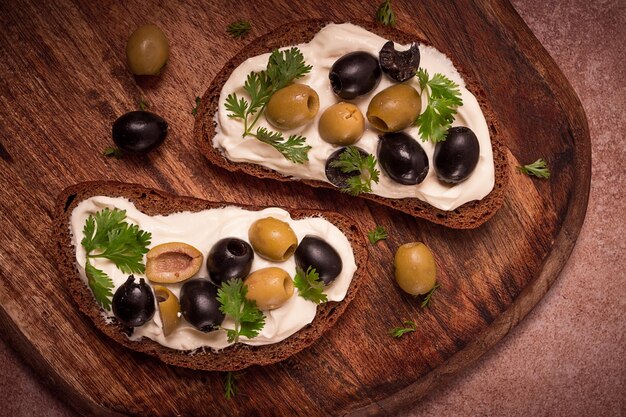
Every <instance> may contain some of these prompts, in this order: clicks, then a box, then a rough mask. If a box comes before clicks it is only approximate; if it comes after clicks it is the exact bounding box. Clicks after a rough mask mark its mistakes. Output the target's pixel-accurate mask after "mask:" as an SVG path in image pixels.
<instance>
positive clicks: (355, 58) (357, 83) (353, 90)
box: [329, 51, 382, 100]
mask: <svg viewBox="0 0 626 417" xmlns="http://www.w3.org/2000/svg"><path fill="white" fill-rule="evenodd" d="M381 75H382V72H381V71H380V66H379V65H378V59H376V57H375V56H374V55H372V54H369V53H367V52H363V51H357V52H350V53H349V54H346V55H344V56H342V57H341V58H339V59H338V60H337V61H335V63H334V64H333V66H332V68H331V69H330V74H329V78H330V86H331V87H332V89H333V92H334V93H335V94H337V95H338V96H339V97H341V98H342V99H344V100H351V99H353V98H356V97H358V96H362V95H363V94H367V93H369V92H370V91H372V90H373V89H374V88H376V86H377V85H378V83H379V82H380V78H381Z"/></svg>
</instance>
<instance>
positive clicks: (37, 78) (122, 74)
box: [0, 0, 591, 416]
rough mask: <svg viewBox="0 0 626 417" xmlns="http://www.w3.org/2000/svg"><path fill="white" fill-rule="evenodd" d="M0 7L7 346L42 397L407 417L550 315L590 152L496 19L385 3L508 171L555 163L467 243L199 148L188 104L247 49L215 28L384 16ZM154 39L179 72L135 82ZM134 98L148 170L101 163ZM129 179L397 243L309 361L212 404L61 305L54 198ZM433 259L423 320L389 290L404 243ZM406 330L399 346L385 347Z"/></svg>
mask: <svg viewBox="0 0 626 417" xmlns="http://www.w3.org/2000/svg"><path fill="white" fill-rule="evenodd" d="M39 3H40V2H35V1H32V0H21V1H14V2H11V1H8V2H2V3H1V4H0V23H1V25H2V27H3V30H2V32H1V33H0V50H1V51H2V56H3V57H4V59H3V60H1V61H0V76H1V77H2V79H3V83H2V84H0V100H2V110H0V164H1V165H2V169H0V178H2V185H3V187H2V191H1V194H0V195H1V198H0V207H1V212H2V217H1V220H0V221H1V223H0V238H1V241H0V242H1V247H2V249H1V250H0V264H1V265H2V269H0V307H1V308H0V323H1V326H0V331H1V333H2V336H3V337H4V338H6V339H7V340H8V341H9V342H10V343H11V344H12V345H13V346H14V347H15V348H16V349H17V350H18V351H20V352H21V354H22V356H23V357H24V359H25V360H26V361H27V362H28V363H29V364H31V365H32V366H33V367H34V368H35V369H36V370H37V371H38V372H39V373H40V374H41V376H42V379H44V380H45V381H46V383H47V384H48V385H50V386H51V387H52V388H53V389H55V390H56V391H57V392H58V393H59V395H60V396H61V397H62V398H64V399H66V401H67V402H68V403H69V404H70V405H72V406H73V407H75V408H76V409H77V410H78V411H79V412H81V413H82V414H84V415H90V416H91V415H102V416H107V415H128V414H130V415H146V416H148V415H149V416H199V415H249V414H273V415H345V414H353V415H377V414H384V413H393V412H395V411H397V410H400V409H402V408H403V407H406V406H409V405H412V404H415V403H416V402H417V401H419V399H420V398H421V397H422V396H423V395H424V394H425V393H426V392H427V391H428V390H429V389H430V388H432V387H433V386H434V385H436V384H439V383H442V382H443V381H445V380H446V379H447V378H448V377H449V376H450V375H451V374H452V373H454V372H455V371H457V370H459V369H461V368H463V367H466V366H468V365H469V364H471V363H472V362H473V361H474V360H475V359H476V358H477V357H479V356H480V355H481V354H482V353H484V352H485V351H486V350H487V349H489V348H490V347H491V346H493V345H494V344H495V343H496V342H497V341H498V340H500V339H501V338H502V337H503V336H504V335H505V334H506V333H507V332H508V331H509V330H510V329H511V328H512V327H513V326H515V325H516V324H517V323H518V322H519V321H520V320H521V319H522V318H523V317H524V316H525V315H526V314H527V313H528V311H529V310H530V309H531V308H532V307H533V306H534V305H535V304H536V303H537V302H538V301H539V300H540V299H541V297H542V296H543V295H544V294H545V292H546V291H547V290H548V288H549V287H550V285H551V283H552V282H553V281H554V280H555V279H556V277H557V275H558V273H559V271H560V270H561V268H562V267H563V265H564V263H565V261H566V260H567V257H568V256H569V254H570V252H571V249H572V247H573V245H574V242H575V239H576V237H577V235H578V232H579V230H580V227H581V225H582V222H583V219H584V215H585V210H586V206H587V197H588V192H589V182H590V176H591V174H590V163H591V155H590V138H589V132H588V128H587V124H586V119H585V115H584V112H583V110H582V107H581V105H580V103H579V101H578V98H577V97H576V95H575V94H574V93H573V91H572V89H571V87H570V85H569V83H568V82H567V80H565V79H564V77H563V75H562V74H561V72H560V71H559V70H558V68H557V67H556V66H555V64H554V62H553V61H552V59H551V58H550V57H549V56H548V54H547V53H546V52H545V50H544V49H543V48H542V47H541V45H540V44H539V43H538V42H537V40H536V39H535V38H534V36H533V35H532V34H531V33H530V31H529V29H528V28H527V27H526V26H525V25H524V23H523V22H522V20H521V19H520V18H519V16H518V15H517V14H516V12H515V11H514V9H513V8H512V7H511V6H510V5H509V4H508V3H505V2H496V1H493V2H491V1H487V0H483V1H476V2H470V1H463V2H456V3H454V4H450V3H449V2H438V1H434V0H424V1H420V2H408V1H400V0H397V1H394V2H393V5H394V10H395V11H396V14H397V16H398V28H399V29H401V30H403V31H405V32H409V33H415V34H419V35H421V36H424V37H425V38H426V39H428V40H430V42H431V43H432V44H433V45H435V46H436V47H437V48H438V49H440V50H442V51H444V52H445V53H447V54H449V55H451V56H453V57H454V58H455V60H456V62H458V63H459V64H460V65H461V66H463V67H464V68H465V69H466V70H468V71H470V72H472V73H473V74H474V75H475V77H476V78H477V79H479V80H480V81H481V84H482V87H483V89H484V90H485V92H486V95H487V97H488V99H489V101H490V104H491V107H492V108H493V110H494V113H495V115H496V116H497V118H498V121H499V123H500V126H501V130H502V131H503V132H504V133H505V135H506V140H507V146H508V148H509V149H510V154H509V155H508V158H509V164H510V167H511V170H512V171H513V170H514V167H515V166H516V165H518V164H519V163H524V164H525V163H530V162H532V161H534V160H535V159H537V158H539V157H543V158H544V159H546V160H547V161H548V163H549V165H550V168H551V171H552V177H551V178H550V180H549V181H544V180H537V179H532V178H529V177H526V176H524V175H521V174H517V173H513V172H512V175H511V181H510V186H509V187H510V188H509V191H508V193H507V196H506V200H505V203H504V206H503V207H502V209H501V210H500V211H499V212H498V213H497V214H496V215H495V216H494V217H493V218H492V219H491V220H490V221H489V222H488V223H486V224H485V225H484V226H482V227H480V228H479V229H476V230H467V231H455V230H450V229H445V228H443V227H441V226H437V225H433V224H430V223H427V222H425V221H420V220H415V219H413V218H411V217H409V216H406V215H403V214H400V213H397V212H394V211H393V210H391V209H388V208H385V207H382V206H379V205H376V204H375V203H366V202H364V201H361V200H354V199H351V198H350V197H348V196H344V195H341V194H339V193H336V192H330V191H326V190H318V189H313V188H308V187H301V186H299V185H297V184H295V183H294V184H291V183H290V184H282V183H277V182H274V181H263V180H258V179H254V178H250V177H247V176H243V175H235V174H230V173H227V172H225V171H223V170H220V169H217V168H214V167H212V166H210V165H209V164H208V163H207V162H206V161H205V160H204V158H203V157H202V156H201V155H200V154H199V153H198V152H197V151H196V149H195V143H194V141H193V140H192V129H193V121H194V120H193V116H192V115H191V114H190V111H191V109H192V107H193V105H194V98H195V96H199V95H202V93H203V91H204V90H205V89H206V87H207V86H208V84H209V82H210V81H211V80H212V79H213V77H214V76H215V73H216V71H218V70H219V68H221V67H222V65H223V64H224V62H226V61H227V60H228V59H229V58H230V57H231V56H232V55H233V54H234V53H236V51H237V50H239V49H240V48H242V47H243V45H244V43H243V42H241V41H236V40H233V39H231V38H229V37H228V36H227V35H225V33H224V28H225V27H226V25H227V24H228V23H230V22H231V21H233V20H235V19H238V18H247V19H250V20H252V22H253V25H254V29H253V31H252V33H251V36H253V37H254V36H259V35H261V34H263V33H265V32H268V31H270V30H271V29H273V28H275V27H276V26H278V25H280V24H282V23H284V22H286V21H291V20H299V19H302V18H303V17H310V18H323V19H329V20H334V21H346V20H349V19H351V18H358V19H371V18H372V16H373V15H374V13H375V9H376V4H374V3H372V4H362V2H358V1H356V0H346V1H344V2H342V3H341V5H340V6H339V5H337V4H336V3H335V2H331V1H326V0H320V1H317V2H315V4H314V5H312V4H309V3H307V2H304V1H300V2H296V3H283V2H278V1H273V2H248V3H243V4H239V3H226V4H225V3H224V2H219V3H218V2H215V3H214V4H204V3H198V2H188V3H186V4H178V3H177V4H175V3H174V2H157V1H152V2H149V3H148V2H142V3H141V4H139V3H137V4H135V3H128V4H126V3H125V4H119V3H111V4H108V3H107V4H102V3H90V2H84V3H77V4H74V3H70V2H69V1H67V0H61V1H58V2H54V3H49V4H39ZM145 22H155V23H157V24H158V25H159V26H161V27H162V28H163V29H164V31H165V32H166V33H167V34H168V37H169V40H170V45H171V60H170V62H169V64H168V66H167V67H166V69H165V71H164V72H163V74H162V75H161V77H160V79H158V80H156V81H154V80H152V81H151V80H145V79H134V78H133V77H132V76H131V75H130V74H129V72H128V71H127V69H126V67H125V59H124V45H125V40H126V38H127V36H128V34H130V32H132V30H133V29H134V28H135V27H137V26H139V25H140V24H143V23H145ZM141 99H146V100H147V101H148V103H149V104H150V109H151V110H153V111H154V112H156V113H158V114H160V115H161V116H163V117H164V118H165V119H166V120H168V122H169V124H170V133H169V137H168V139H167V142H166V143H165V144H164V146H162V147H161V148H160V149H158V150H157V151H155V152H153V153H152V154H150V155H149V156H147V157H146V158H134V159H133V158H126V159H122V160H115V159H106V158H104V157H102V156H101V152H102V150H103V149H104V148H105V147H106V146H108V145H109V144H110V127H111V124H112V123H113V121H114V120H115V118H116V117H117V116H119V115H121V114H123V113H125V112H127V111H130V110H134V109H136V108H137V105H138V103H139V101H140V100H141ZM99 179H111V180H119V181H130V182H136V183H141V184H143V185H146V186H149V187H154V188H160V189H163V190H165V191H168V192H171V193H175V194H181V195H192V196H196V197H200V198H206V199H211V200H223V201H230V202H240V203H251V204H257V205H284V206H288V207H298V206H302V204H303V202H306V204H307V206H309V207H312V208H321V209H328V210H334V211H339V212H342V213H344V214H346V215H349V216H351V217H353V218H355V219H359V220H360V222H361V225H362V226H363V228H364V229H369V228H373V227H374V226H375V225H376V224H382V225H383V226H385V227H386V228H387V230H388V231H389V232H390V237H389V239H388V240H386V241H384V242H380V243H378V244H377V245H376V246H372V247H371V248H370V262H369V267H368V277H367V278H366V282H365V283H364V286H363V287H362V288H361V290H360V292H359V293H358V294H357V296H356V298H355V299H354V301H353V302H352V304H351V305H350V306H349V308H348V309H347V311H346V313H345V314H344V315H343V316H342V317H341V319H340V320H339V322H338V323H337V324H336V325H335V327H333V328H332V330H331V331H330V332H328V333H327V335H326V336H325V337H324V338H322V339H320V340H319V341H318V342H316V343H315V344H314V345H313V346H312V347H311V348H309V349H307V350H305V351H304V352H301V353H300V354H297V355H295V356H293V357H292V358H290V359H288V360H286V361H284V362H282V363H279V364H277V365H273V366H269V367H254V368H250V369H248V370H247V371H245V373H243V374H242V375H241V377H240V379H239V384H238V385H239V388H240V395H239V396H238V397H236V399H235V400H230V401H229V400H226V399H225V398H224V397H223V385H222V378H223V375H222V374H220V373H217V372H198V371H190V370H186V369H181V368H176V367H172V366H167V365H164V364H162V363H161V362H159V361H157V360H155V359H153V358H151V357H148V356H145V355H142V354H138V353H135V352H132V351H130V350H127V349H125V348H123V347H121V346H118V345H117V344H115V343H113V342H111V341H110V340H109V339H108V338H106V337H105V336H104V335H102V334H101V333H100V332H98V331H96V330H95V329H94V328H93V326H92V325H91V323H90V321H89V320H88V319H86V318H85V317H84V316H82V315H81V314H80V313H79V312H78V310H77V308H76V307H75V306H74V304H73V303H72V301H71V299H70V296H69V294H68V292H67V291H66V289H65V288H64V286H63V285H62V282H63V279H62V277H59V276H58V274H57V270H56V267H55V260H54V256H53V248H52V247H51V246H50V245H48V244H47V241H48V236H49V235H50V230H51V226H52V225H51V215H52V213H53V205H54V200H55V196H56V194H57V193H58V192H60V191H61V190H62V189H63V188H64V187H66V186H68V185H71V184H73V183H76V182H79V181H86V180H99ZM413 240H422V241H424V242H426V243H427V244H428V245H429V246H431V248H433V249H434V251H435V253H436V256H437V261H438V264H439V266H440V278H439V279H440V282H441V284H442V287H441V288H440V289H439V290H438V292H437V293H436V295H435V297H434V298H433V300H432V304H431V307H430V308H429V309H421V308H420V307H419V303H417V302H416V300H415V299H413V298H411V297H408V296H405V295H403V294H402V293H401V292H400V291H399V290H398V289H397V287H396V286H395V285H394V284H393V281H392V280H391V276H392V265H391V259H392V256H393V252H394V251H395V249H396V248H397V247H398V246H399V245H400V244H402V243H404V242H408V241H413ZM404 319H413V320H415V321H416V322H417V323H418V329H417V331H416V332H414V333H411V334H409V335H407V336H405V337H403V338H402V339H399V340H395V339H391V338H390V337H389V336H388V335H387V330H388V329H389V328H390V327H393V326H396V325H398V324H399V323H401V321H402V320H404Z"/></svg>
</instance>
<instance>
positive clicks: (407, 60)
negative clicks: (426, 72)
mask: <svg viewBox="0 0 626 417" xmlns="http://www.w3.org/2000/svg"><path fill="white" fill-rule="evenodd" d="M378 59H379V61H380V67H381V68H382V70H383V72H384V73H385V74H387V75H388V76H389V77H391V78H392V79H394V80H396V81H398V82H401V83H402V82H404V81H406V80H409V79H411V78H413V76H415V72H416V71H417V69H418V68H419V66H420V50H419V48H418V47H417V44H415V43H413V44H411V47H410V48H409V49H408V50H406V51H396V48H395V47H394V46H393V41H389V42H387V43H386V44H384V45H383V47H382V49H381V50H380V52H379V53H378Z"/></svg>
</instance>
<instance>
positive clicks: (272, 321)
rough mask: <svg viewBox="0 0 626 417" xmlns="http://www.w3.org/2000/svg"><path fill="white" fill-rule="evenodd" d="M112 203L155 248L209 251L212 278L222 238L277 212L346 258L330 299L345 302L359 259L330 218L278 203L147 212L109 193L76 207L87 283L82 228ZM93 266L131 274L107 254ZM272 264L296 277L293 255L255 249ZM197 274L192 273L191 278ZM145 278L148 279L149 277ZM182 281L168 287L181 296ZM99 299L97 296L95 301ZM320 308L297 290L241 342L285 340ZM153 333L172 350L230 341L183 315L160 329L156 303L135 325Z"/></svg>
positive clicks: (75, 227)
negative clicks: (274, 258)
mask: <svg viewBox="0 0 626 417" xmlns="http://www.w3.org/2000/svg"><path fill="white" fill-rule="evenodd" d="M105 207H108V208H111V209H113V208H118V209H121V210H126V221H127V222H129V223H132V224H137V225H138V226H139V228H140V229H142V230H145V231H146V232H150V233H151V234H152V240H151V244H150V247H153V246H156V245H159V244H161V243H167V242H185V243H188V244H190V245H192V246H195V247H196V248H197V249H198V250H199V251H200V252H202V254H203V256H204V260H205V261H204V262H203V264H202V268H201V269H200V271H199V272H198V274H197V275H196V277H208V272H207V268H206V256H207V254H208V252H209V250H210V249H211V247H212V246H213V244H214V243H216V242H217V241H218V240H220V239H222V238H225V237H237V238H240V239H243V240H245V241H248V228H249V227H250V225H251V224H252V223H253V222H254V221H255V220H257V219H261V218H264V217H268V216H272V217H275V218H277V219H279V220H282V221H285V222H287V223H289V225H290V226H291V228H292V229H293V230H294V232H295V233H296V236H297V237H298V242H300V241H301V240H302V238H303V237H304V236H305V235H307V234H311V235H315V236H319V237H321V238H323V239H325V240H326V241H327V242H328V243H329V244H330V245H331V246H332V247H333V248H335V250H336V251H337V252H338V253H339V255H340V257H341V260H342V262H343V269H342V271H341V273H340V274H339V276H338V277H337V279H336V280H335V281H334V282H333V283H332V284H331V285H329V286H328V287H326V288H325V289H324V292H325V293H326V295H327V297H328V300H329V301H341V300H343V299H344V297H345V295H346V293H347V291H348V287H349V286H350V282H351V281H352V277H353V275H354V272H355V271H356V263H355V259H354V253H353V251H352V247H351V245H350V242H349V241H348V239H347V238H346V237H345V236H344V234H343V233H341V231H340V230H339V229H338V228H337V227H335V226H334V225H333V224H332V223H330V222H329V221H327V220H325V219H323V218H321V217H310V218H305V219H301V220H293V219H292V218H291V216H290V215H289V213H288V212H287V211H285V210H283V209H279V208H267V209H264V210H261V211H249V210H244V209H242V208H239V207H223V208H218V209H210V210H203V211H199V212H195V213H192V212H179V213H174V214H170V215H167V216H161V215H158V216H148V215H146V214H144V213H142V212H140V211H139V210H137V208H135V206H134V204H133V203H131V202H130V201H129V200H127V199H124V198H110V197H104V196H97V197H91V198H89V199H87V200H84V201H82V202H81V203H80V204H78V206H76V208H75V209H74V210H73V211H72V216H71V220H70V231H71V235H72V243H73V244H74V248H75V249H76V265H77V267H78V270H79V272H80V276H81V278H82V280H83V281H84V282H85V285H87V277H86V275H85V249H84V248H83V247H82V245H81V244H80V242H81V240H82V239H83V236H84V235H83V227H84V226H85V221H86V220H87V218H88V217H89V215H91V214H94V213H96V212H97V211H100V210H102V209H104V208H105ZM92 262H93V264H94V266H96V267H97V268H99V269H101V270H103V271H104V272H105V273H106V274H107V275H108V276H109V277H111V279H112V280H113V284H114V286H115V288H114V290H113V292H114V293H115V289H117V288H118V287H119V286H120V285H122V284H123V283H124V282H126V279H127V278H128V275H127V274H124V273H122V272H121V271H120V270H119V269H117V268H116V267H115V265H114V264H113V263H112V262H110V261H108V260H106V259H92ZM268 266H277V267H280V268H283V269H284V270H285V271H287V272H288V273H289V274H290V275H291V276H292V277H293V276H294V274H295V269H296V267H295V260H294V258H293V256H292V257H291V258H290V259H288V260H287V261H285V262H271V261H267V260H265V259H262V258H260V257H259V256H258V255H256V254H255V256H254V261H253V263H252V271H255V270H257V269H260V268H265V267H268ZM135 278H137V281H136V282H138V279H139V278H145V276H142V275H141V274H135ZM192 279H193V278H192ZM146 282H149V281H148V280H147V279H146ZM181 286H182V283H179V284H167V287H168V288H169V289H170V290H171V291H172V292H173V293H174V294H175V295H176V296H177V297H178V295H179V293H180V288H181ZM94 302H95V301H94ZM316 310H317V306H316V304H314V303H312V302H310V301H307V300H305V299H303V298H302V297H300V296H298V290H297V289H295V291H294V295H293V296H292V297H291V298H290V299H289V301H288V302H287V303H285V304H284V305H283V306H281V307H279V308H277V309H275V310H271V311H264V312H263V313H264V314H265V327H263V330H261V332H260V333H259V335H258V336H257V337H255V338H252V339H247V338H245V337H242V338H241V339H240V342H241V343H245V344H248V345H266V344H271V343H276V342H280V341H281V340H284V339H286V338H287V337H289V336H291V335H292V334H294V333H295V332H297V331H298V330H300V329H302V328H303V327H304V326H306V325H307V324H309V323H311V322H312V321H313V318H314V317H315V313H316ZM104 314H105V315H106V316H107V317H112V316H113V313H112V312H110V311H109V312H104ZM223 327H226V328H232V322H230V321H229V318H228V317H226V320H225V321H224V323H223ZM141 337H148V338H150V339H152V340H154V341H156V342H158V343H160V344H162V345H163V346H167V347H170V348H173V349H183V350H190V349H198V348H202V347H208V348H212V349H216V350H217V349H222V348H225V347H226V346H228V345H229V343H228V341H227V340H226V332H225V331H223V330H217V331H213V332H210V333H203V332H200V331H198V330H196V329H195V328H193V327H192V326H191V325H189V324H188V323H186V322H185V321H184V319H183V320H181V324H180V326H179V327H178V328H177V329H176V330H174V331H173V332H172V333H171V334H169V335H168V336H167V337H165V336H164V335H163V331H162V329H161V318H160V316H159V309H158V307H157V308H156V313H155V315H154V317H153V318H152V319H151V320H150V321H148V322H147V323H146V324H144V325H143V326H140V327H136V328H135V330H134V332H133V335H132V336H131V339H133V340H137V339H140V338H141Z"/></svg>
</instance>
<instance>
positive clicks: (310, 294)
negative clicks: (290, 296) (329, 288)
mask: <svg viewBox="0 0 626 417" xmlns="http://www.w3.org/2000/svg"><path fill="white" fill-rule="evenodd" d="M293 284H294V285H295V287H296V288H297V289H298V294H299V295H300V297H302V298H304V299H305V300H309V301H312V302H314V303H315V304H320V303H325V302H327V301H328V297H327V296H326V294H324V282H323V281H322V280H321V279H320V277H319V274H318V273H317V271H316V270H315V268H313V267H310V266H309V268H308V269H307V270H306V273H305V272H304V271H303V270H302V269H300V268H296V276H295V277H294V279H293Z"/></svg>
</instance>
